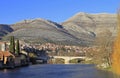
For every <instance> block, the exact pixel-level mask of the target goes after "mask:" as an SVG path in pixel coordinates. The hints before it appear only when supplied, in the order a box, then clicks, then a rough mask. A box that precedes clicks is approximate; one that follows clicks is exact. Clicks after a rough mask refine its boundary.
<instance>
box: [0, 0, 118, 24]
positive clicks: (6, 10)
mask: <svg viewBox="0 0 120 78" xmlns="http://www.w3.org/2000/svg"><path fill="white" fill-rule="evenodd" d="M118 7H120V0H0V24H13V23H16V22H19V21H21V20H25V19H34V18H44V19H49V20H52V21H55V22H63V21H65V20H67V19H68V18H70V17H71V16H73V15H74V14H76V13H78V12H87V13H103V12H106V13H116V11H117V9H118Z"/></svg>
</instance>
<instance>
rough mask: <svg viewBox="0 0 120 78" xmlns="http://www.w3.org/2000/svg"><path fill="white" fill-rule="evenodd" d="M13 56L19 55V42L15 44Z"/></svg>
mask: <svg viewBox="0 0 120 78" xmlns="http://www.w3.org/2000/svg"><path fill="white" fill-rule="evenodd" d="M15 54H17V55H19V54H20V44H19V40H17V42H16V51H15Z"/></svg>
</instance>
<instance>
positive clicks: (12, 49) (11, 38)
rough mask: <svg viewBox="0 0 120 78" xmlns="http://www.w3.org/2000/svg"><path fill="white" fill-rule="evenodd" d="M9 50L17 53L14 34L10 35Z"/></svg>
mask: <svg viewBox="0 0 120 78" xmlns="http://www.w3.org/2000/svg"><path fill="white" fill-rule="evenodd" d="M9 51H10V52H12V53H15V41H14V36H10V46H9Z"/></svg>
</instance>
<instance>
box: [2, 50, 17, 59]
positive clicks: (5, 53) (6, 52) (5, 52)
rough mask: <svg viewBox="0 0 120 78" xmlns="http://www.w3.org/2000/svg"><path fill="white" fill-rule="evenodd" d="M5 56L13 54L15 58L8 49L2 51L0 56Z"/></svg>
mask: <svg viewBox="0 0 120 78" xmlns="http://www.w3.org/2000/svg"><path fill="white" fill-rule="evenodd" d="M3 56H5V57H8V56H13V57H14V58H15V56H14V55H13V54H12V53H10V52H8V51H0V57H3Z"/></svg>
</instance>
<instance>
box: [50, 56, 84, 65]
mask: <svg viewBox="0 0 120 78" xmlns="http://www.w3.org/2000/svg"><path fill="white" fill-rule="evenodd" d="M52 58H53V59H57V58H61V59H64V60H65V62H64V63H65V64H69V61H70V60H73V59H83V60H85V59H86V57H85V56H81V57H74V56H52Z"/></svg>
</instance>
